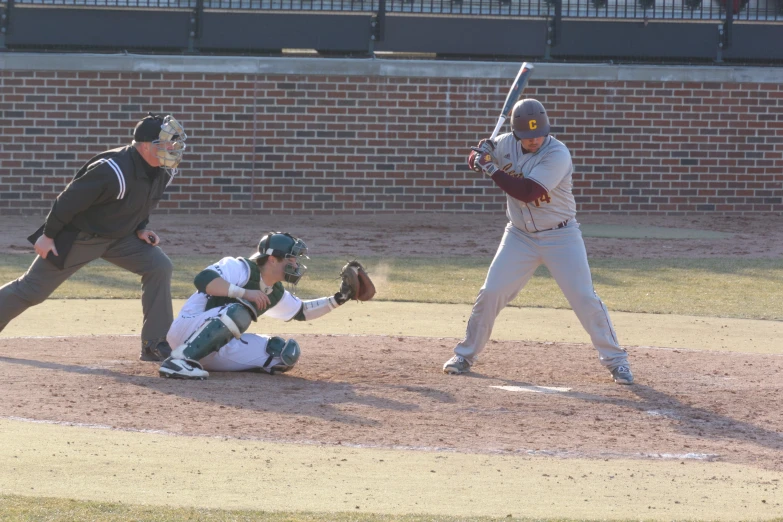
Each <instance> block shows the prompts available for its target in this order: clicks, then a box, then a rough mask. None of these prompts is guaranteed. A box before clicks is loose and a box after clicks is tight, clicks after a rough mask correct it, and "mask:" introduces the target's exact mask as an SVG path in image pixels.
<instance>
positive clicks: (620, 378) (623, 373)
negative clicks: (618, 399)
mask: <svg viewBox="0 0 783 522" xmlns="http://www.w3.org/2000/svg"><path fill="white" fill-rule="evenodd" d="M612 379H614V382H616V383H617V384H633V373H631V369H630V368H629V367H628V366H618V367H617V368H614V369H612Z"/></svg>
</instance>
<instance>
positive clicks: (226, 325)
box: [171, 303, 252, 361]
mask: <svg viewBox="0 0 783 522" xmlns="http://www.w3.org/2000/svg"><path fill="white" fill-rule="evenodd" d="M251 320H252V319H251V316H250V312H249V311H248V310H247V308H245V307H244V306H242V305H240V304H236V303H235V304H231V305H228V306H226V307H225V308H224V309H222V310H221V311H220V313H219V314H218V315H217V316H216V317H212V318H210V319H209V320H207V321H206V322H205V323H204V324H203V325H201V327H200V328H199V329H198V330H196V331H195V332H193V334H192V335H191V336H190V337H188V340H187V341H185V343H184V344H182V345H181V346H179V347H177V349H175V350H173V351H172V352H171V356H172V357H173V358H175V359H191V360H194V361H198V360H200V359H203V358H204V357H206V356H207V355H209V354H210V353H212V352H216V351H218V350H220V349H221V348H222V347H223V346H225V345H226V344H228V342H229V341H230V340H231V339H232V338H237V339H239V338H240V337H241V336H242V333H243V332H245V331H246V330H247V329H248V327H249V326H250V322H251Z"/></svg>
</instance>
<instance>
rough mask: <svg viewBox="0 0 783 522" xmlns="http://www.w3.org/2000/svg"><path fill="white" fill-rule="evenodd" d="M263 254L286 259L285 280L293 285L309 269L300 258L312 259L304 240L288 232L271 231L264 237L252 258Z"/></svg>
mask: <svg viewBox="0 0 783 522" xmlns="http://www.w3.org/2000/svg"><path fill="white" fill-rule="evenodd" d="M262 256H275V257H277V258H282V259H284V260H286V261H287V264H286V266H285V271H284V277H285V281H286V282H287V283H291V284H292V285H295V284H296V283H298V282H299V280H300V279H302V276H303V275H304V274H305V272H306V271H307V267H306V266H305V265H303V264H302V263H301V262H300V259H301V258H305V259H310V258H309V257H308V256H307V245H305V243H304V241H302V240H301V239H299V238H298V237H294V236H292V235H291V234H288V233H286V232H269V233H268V234H266V235H265V236H264V237H262V238H261V241H259V242H258V252H256V253H255V254H253V255H252V256H250V259H254V260H255V259H258V258H259V257H262Z"/></svg>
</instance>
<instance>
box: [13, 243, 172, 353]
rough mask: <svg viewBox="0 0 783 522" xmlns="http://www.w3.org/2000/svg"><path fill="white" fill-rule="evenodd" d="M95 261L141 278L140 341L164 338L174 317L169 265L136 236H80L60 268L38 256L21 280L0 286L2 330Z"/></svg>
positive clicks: (162, 255) (157, 250)
mask: <svg viewBox="0 0 783 522" xmlns="http://www.w3.org/2000/svg"><path fill="white" fill-rule="evenodd" d="M98 258H103V259H105V260H106V261H108V262H109V263H112V264H114V265H117V266H119V267H120V268H124V269H125V270H128V271H129V272H133V273H134V274H137V275H140V276H141V306H142V310H143V312H144V325H143V326H142V329H141V339H142V342H144V341H146V340H153V339H165V338H166V333H167V332H168V330H169V327H170V326H171V322H172V320H173V318H174V317H173V315H174V314H173V310H172V306H171V273H172V270H173V266H172V264H171V260H170V259H169V258H168V256H166V254H164V253H163V250H161V249H160V248H159V247H153V246H151V245H149V244H147V243H145V242H144V241H142V240H140V239H139V238H138V237H136V234H131V235H128V236H126V237H123V238H122V239H109V238H102V237H93V236H92V235H91V234H85V233H80V234H79V235H78V236H77V237H76V241H75V242H74V244H73V247H72V248H71V251H70V252H69V253H68V257H67V258H66V260H65V261H66V264H65V268H64V269H63V270H59V269H57V267H55V266H54V265H53V264H52V263H50V262H49V261H46V260H45V259H42V258H41V257H40V256H36V258H35V260H34V261H33V264H32V265H30V268H28V269H27V272H26V273H25V274H24V275H23V276H22V277H20V278H19V279H17V280H16V281H11V282H10V283H8V284H7V285H5V286H3V287H2V288H0V331H2V330H3V329H4V328H5V326H6V325H7V324H8V323H9V322H10V321H11V320H12V319H13V318H14V317H16V316H17V315H19V314H21V313H22V312H24V311H25V310H27V309H28V308H30V307H31V306H34V305H37V304H40V303H42V302H44V301H45V300H46V299H47V298H48V297H49V296H50V295H51V294H52V292H54V291H55V290H56V289H57V287H59V286H60V285H61V284H62V283H64V282H65V280H66V279H68V278H69V277H71V276H72V275H73V274H74V273H76V271H78V270H79V269H80V268H81V267H83V266H84V265H86V264H87V263H89V262H90V261H94V260H95V259H98Z"/></svg>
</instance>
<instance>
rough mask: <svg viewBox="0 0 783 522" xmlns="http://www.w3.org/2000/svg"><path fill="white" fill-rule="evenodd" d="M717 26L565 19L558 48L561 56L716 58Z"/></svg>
mask: <svg viewBox="0 0 783 522" xmlns="http://www.w3.org/2000/svg"><path fill="white" fill-rule="evenodd" d="M717 27H718V24H717V23H690V24H681V23H666V22H656V23H647V24H644V23H643V22H642V23H628V22H610V21H604V22H600V23H595V22H591V21H589V20H564V21H563V22H562V31H561V32H560V35H559V36H560V38H559V40H558V44H557V46H555V47H553V48H552V50H551V54H552V56H558V57H587V56H594V57H616V56H647V57H669V58H680V59H683V58H693V59H713V58H715V57H716V53H717V49H718V42H719V33H718V29H717Z"/></svg>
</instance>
